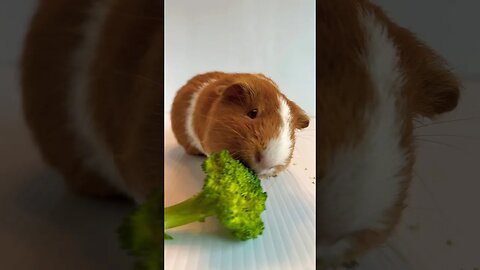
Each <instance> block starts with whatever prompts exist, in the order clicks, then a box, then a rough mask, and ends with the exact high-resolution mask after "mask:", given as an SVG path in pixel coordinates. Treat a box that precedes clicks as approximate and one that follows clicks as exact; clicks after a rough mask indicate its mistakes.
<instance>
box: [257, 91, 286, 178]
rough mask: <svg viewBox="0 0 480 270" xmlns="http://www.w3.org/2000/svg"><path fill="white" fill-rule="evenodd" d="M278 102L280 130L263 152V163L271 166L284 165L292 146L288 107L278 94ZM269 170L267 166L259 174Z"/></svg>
mask: <svg viewBox="0 0 480 270" xmlns="http://www.w3.org/2000/svg"><path fill="white" fill-rule="evenodd" d="M278 102H279V104H280V108H279V110H278V113H279V114H280V117H281V119H282V124H281V127H280V131H279V133H278V136H277V137H276V138H274V139H272V140H271V141H270V142H269V143H268V146H267V148H266V149H265V151H264V152H263V157H264V159H265V163H266V164H268V166H271V167H273V166H277V165H285V164H286V163H287V161H288V157H289V156H290V151H291V149H292V146H293V143H292V139H291V137H290V130H291V125H292V123H291V122H292V116H291V112H290V107H289V106H288V103H287V101H286V100H285V98H283V97H282V96H278ZM270 171H271V170H270V169H269V168H266V170H265V171H263V172H261V173H260V174H269V172H270Z"/></svg>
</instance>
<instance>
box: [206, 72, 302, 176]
mask: <svg viewBox="0 0 480 270" xmlns="http://www.w3.org/2000/svg"><path fill="white" fill-rule="evenodd" d="M217 94H218V95H219V96H218V99H217V101H216V102H215V103H214V104H213V105H212V108H211V111H210V116H211V117H209V121H208V124H207V125H208V126H207V128H206V130H207V132H206V137H205V139H206V142H207V143H206V144H207V145H208V147H209V152H215V151H219V150H222V149H226V150H229V151H230V153H231V154H232V155H233V156H234V157H235V158H237V159H239V160H241V161H242V162H243V163H244V164H245V165H247V166H248V167H250V168H251V169H252V170H254V171H255V172H256V173H257V174H258V175H259V176H260V177H261V178H264V177H269V176H273V175H276V174H277V173H279V172H280V171H282V170H284V169H285V168H286V167H287V166H288V164H289V163H290V160H291V158H292V152H293V149H294V146H295V130H296V129H303V128H306V127H307V126H308V125H309V118H308V116H307V115H306V114H305V112H304V111H303V110H302V109H301V108H300V107H299V106H298V105H296V104H295V103H294V102H292V101H290V100H289V99H287V98H286V97H285V96H284V95H283V94H282V93H280V91H279V90H278V88H277V86H276V85H275V84H274V83H273V82H272V81H271V80H270V79H268V78H266V77H263V76H262V75H246V76H238V77H237V78H235V79H234V80H232V81H230V82H228V83H226V84H224V85H221V86H219V87H218V89H217Z"/></svg>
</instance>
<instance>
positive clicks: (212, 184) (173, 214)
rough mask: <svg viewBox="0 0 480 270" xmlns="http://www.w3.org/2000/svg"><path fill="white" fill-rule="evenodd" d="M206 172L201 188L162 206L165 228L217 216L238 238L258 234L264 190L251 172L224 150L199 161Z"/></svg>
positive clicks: (259, 232) (260, 226)
mask: <svg viewBox="0 0 480 270" xmlns="http://www.w3.org/2000/svg"><path fill="white" fill-rule="evenodd" d="M202 169H203V171H204V172H205V173H206V175H207V176H206V178H205V182H204V185H203V189H202V192H200V193H199V194H197V195H195V196H193V197H191V198H190V199H188V200H185V201H183V202H181V203H178V204H176V205H173V206H170V207H167V208H165V229H170V228H174V227H178V226H181V225H185V224H188V223H192V222H195V221H203V220H204V219H205V218H207V217H210V216H216V217H217V219H218V220H219V221H220V223H222V224H223V225H224V226H225V227H226V228H228V229H230V230H231V231H232V232H233V235H234V236H235V237H236V238H238V239H240V240H248V239H252V238H256V237H257V236H259V235H261V234H262V232H263V229H264V225H263V221H262V219H261V216H260V215H261V213H262V212H263V211H264V210H265V201H266V200H267V193H265V192H264V191H263V189H262V186H261V185H260V180H259V179H258V178H257V176H256V175H255V173H253V172H252V171H251V170H250V169H248V168H247V167H245V166H244V165H243V164H242V163H240V162H239V161H238V160H235V159H233V158H232V157H231V156H230V154H229V153H228V152H227V151H221V152H219V153H216V154H213V155H211V156H209V157H208V158H207V159H206V160H205V162H204V163H203V164H202Z"/></svg>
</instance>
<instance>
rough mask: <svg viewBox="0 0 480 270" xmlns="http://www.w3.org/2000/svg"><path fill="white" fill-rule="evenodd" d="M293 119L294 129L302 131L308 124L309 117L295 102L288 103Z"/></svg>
mask: <svg viewBox="0 0 480 270" xmlns="http://www.w3.org/2000/svg"><path fill="white" fill-rule="evenodd" d="M288 105H289V107H290V111H291V114H292V118H293V124H294V126H295V128H296V129H304V128H306V127H308V125H309V124H310V117H308V115H307V114H306V113H305V111H303V110H302V108H300V107H299V106H298V105H297V104H295V102H293V101H290V100H289V101H288Z"/></svg>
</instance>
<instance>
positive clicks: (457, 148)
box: [416, 138, 469, 153]
mask: <svg viewBox="0 0 480 270" xmlns="http://www.w3.org/2000/svg"><path fill="white" fill-rule="evenodd" d="M416 140H417V141H420V142H428V143H432V144H437V145H442V146H446V147H449V148H453V149H455V150H457V151H461V152H464V153H469V152H468V151H467V150H465V149H463V148H460V147H458V146H455V145H452V144H449V143H445V142H438V141H433V140H427V139H420V138H417V139H416Z"/></svg>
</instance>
